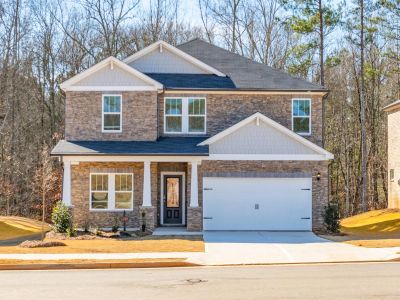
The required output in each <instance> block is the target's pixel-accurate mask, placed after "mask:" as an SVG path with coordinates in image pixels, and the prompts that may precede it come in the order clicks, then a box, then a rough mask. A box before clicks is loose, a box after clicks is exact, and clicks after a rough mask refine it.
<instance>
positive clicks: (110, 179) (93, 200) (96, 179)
mask: <svg viewBox="0 0 400 300" xmlns="http://www.w3.org/2000/svg"><path fill="white" fill-rule="evenodd" d="M89 204H90V210H95V211H123V210H132V209H133V174H131V173H91V174H90V199H89Z"/></svg>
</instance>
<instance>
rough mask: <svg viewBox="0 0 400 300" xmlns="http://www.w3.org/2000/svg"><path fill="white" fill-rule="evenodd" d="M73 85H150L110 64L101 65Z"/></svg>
mask: <svg viewBox="0 0 400 300" xmlns="http://www.w3.org/2000/svg"><path fill="white" fill-rule="evenodd" d="M74 86H99V87H105V86H150V85H149V84H148V83H146V82H145V81H143V80H142V79H140V78H138V77H136V76H134V75H133V74H131V73H129V72H127V71H125V70H123V69H122V68H120V67H118V66H116V65H114V68H113V69H111V68H110V65H107V66H105V67H103V68H102V69H100V70H98V71H97V72H95V73H93V74H91V75H90V76H88V77H86V78H84V79H82V80H81V81H79V82H77V83H76V84H74Z"/></svg>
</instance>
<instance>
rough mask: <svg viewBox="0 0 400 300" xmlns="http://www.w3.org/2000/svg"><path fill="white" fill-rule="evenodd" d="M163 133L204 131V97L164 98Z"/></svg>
mask: <svg viewBox="0 0 400 300" xmlns="http://www.w3.org/2000/svg"><path fill="white" fill-rule="evenodd" d="M164 124H165V125H164V132H165V133H187V134H196V133H197V134H199V133H206V99H205V98H197V97H188V98H165V118H164Z"/></svg>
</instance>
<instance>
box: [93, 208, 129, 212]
mask: <svg viewBox="0 0 400 300" xmlns="http://www.w3.org/2000/svg"><path fill="white" fill-rule="evenodd" d="M89 211H90V212H124V211H133V208H130V209H92V208H91V209H89Z"/></svg>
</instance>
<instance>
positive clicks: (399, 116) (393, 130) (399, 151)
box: [388, 108, 400, 208]
mask: <svg viewBox="0 0 400 300" xmlns="http://www.w3.org/2000/svg"><path fill="white" fill-rule="evenodd" d="M390 170H393V173H394V178H393V179H390ZM388 172H389V174H388V208H400V108H397V109H393V110H390V111H388Z"/></svg>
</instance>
